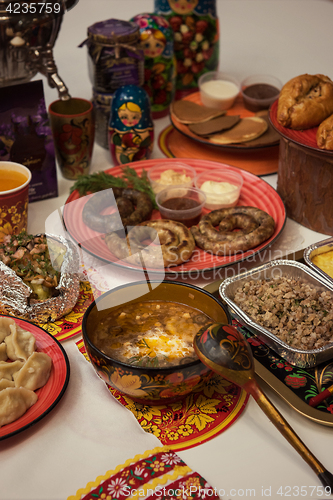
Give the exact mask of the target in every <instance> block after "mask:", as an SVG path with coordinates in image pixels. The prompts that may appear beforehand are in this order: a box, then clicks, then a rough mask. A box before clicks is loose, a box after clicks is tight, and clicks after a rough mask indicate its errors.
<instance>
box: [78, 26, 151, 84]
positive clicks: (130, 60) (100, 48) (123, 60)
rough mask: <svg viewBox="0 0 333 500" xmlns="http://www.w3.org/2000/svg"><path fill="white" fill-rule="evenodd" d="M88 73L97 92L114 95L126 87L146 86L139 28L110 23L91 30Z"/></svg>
mask: <svg viewBox="0 0 333 500" xmlns="http://www.w3.org/2000/svg"><path fill="white" fill-rule="evenodd" d="M83 45H86V46H87V48H88V71H89V77H90V80H91V82H92V84H93V88H94V91H98V92H107V93H113V92H115V91H116V90H117V89H118V88H119V87H121V86H122V85H143V83H144V55H143V51H142V49H141V47H140V30H139V27H138V26H137V25H136V24H135V23H133V22H129V21H122V20H119V19H108V20H106V21H101V22H98V23H95V24H93V25H92V26H89V27H88V38H87V39H86V40H85V41H84V42H83V43H82V44H81V46H83Z"/></svg>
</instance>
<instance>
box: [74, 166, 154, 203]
mask: <svg viewBox="0 0 333 500" xmlns="http://www.w3.org/2000/svg"><path fill="white" fill-rule="evenodd" d="M113 187H120V188H126V187H127V188H132V189H136V190H137V191H143V192H144V193H147V194H148V196H149V197H150V199H151V201H152V203H153V205H154V208H157V205H156V202H155V194H154V191H153V190H152V187H151V185H150V182H149V180H148V177H147V172H146V171H145V170H142V173H141V176H139V175H138V174H137V172H136V171H135V170H134V169H133V168H131V167H128V166H126V167H123V168H122V175H121V177H115V176H114V175H111V174H107V173H106V172H95V173H93V174H90V175H89V174H88V175H80V176H79V177H78V178H77V180H76V182H75V183H74V184H73V186H72V187H71V189H70V193H72V192H73V191H75V190H77V191H78V193H79V195H80V196H85V195H86V194H88V193H97V192H98V191H103V190H104V189H110V188H113Z"/></svg>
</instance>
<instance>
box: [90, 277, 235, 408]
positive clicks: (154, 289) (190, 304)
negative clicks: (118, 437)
mask: <svg viewBox="0 0 333 500" xmlns="http://www.w3.org/2000/svg"><path fill="white" fill-rule="evenodd" d="M215 322H221V323H230V322H231V320H230V316H229V313H228V312H227V310H226V308H225V306H223V305H222V304H221V303H220V302H219V301H218V300H217V299H216V298H215V297H213V296H212V295H211V294H210V293H208V292H206V291H205V290H202V289H200V288H198V287H196V286H194V285H188V284H185V283H179V282H172V281H163V282H150V283H149V288H148V283H147V282H146V281H144V282H137V283H130V284H127V285H123V286H120V287H118V288H116V289H114V290H111V291H110V292H107V293H106V294H104V295H103V296H101V297H100V298H98V299H97V300H96V301H95V302H93V303H92V304H91V305H90V307H89V308H88V309H87V311H86V313H85V315H84V318H83V322H82V333H83V340H84V343H85V346H86V351H87V353H88V356H89V358H90V360H91V362H92V364H93V366H94V368H95V370H96V372H97V373H98V375H99V376H100V377H101V378H102V379H103V380H104V381H105V382H106V383H107V384H108V385H110V386H112V387H113V388H114V389H117V390H119V391H120V392H122V393H124V394H125V395H126V396H128V397H130V398H131V399H133V400H134V401H138V402H140V403H146V404H163V403H169V402H172V401H175V400H177V399H180V398H182V397H184V396H185V395H186V394H189V393H190V392H192V391H196V390H200V388H201V386H202V385H203V384H204V383H205V382H206V381H207V380H208V379H209V378H210V377H211V375H212V372H211V371H210V370H209V368H207V367H205V366H204V365H203V364H202V363H201V361H200V360H199V359H198V357H197V356H196V354H195V352H194V349H193V338H194V335H195V334H196V333H197V332H198V331H199V330H200V329H201V328H202V327H205V326H207V325H209V324H211V323H215Z"/></svg>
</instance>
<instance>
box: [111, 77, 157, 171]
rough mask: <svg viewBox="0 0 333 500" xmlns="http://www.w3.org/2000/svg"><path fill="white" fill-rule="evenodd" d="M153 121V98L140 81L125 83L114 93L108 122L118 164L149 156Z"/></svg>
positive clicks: (151, 148) (145, 158)
mask: <svg viewBox="0 0 333 500" xmlns="http://www.w3.org/2000/svg"><path fill="white" fill-rule="evenodd" d="M153 143H154V124H153V121H152V118H151V110H150V99H149V96H148V94H147V92H146V91H145V90H144V89H143V88H141V87H138V86H137V85H123V86H122V87H119V88H118V89H117V90H116V92H115V93H114V94H113V98H112V102H111V115H110V123H109V148H110V152H111V156H112V159H113V162H114V164H115V165H122V164H124V163H129V162H133V161H138V160H147V159H148V158H150V156H151V153H152V150H153Z"/></svg>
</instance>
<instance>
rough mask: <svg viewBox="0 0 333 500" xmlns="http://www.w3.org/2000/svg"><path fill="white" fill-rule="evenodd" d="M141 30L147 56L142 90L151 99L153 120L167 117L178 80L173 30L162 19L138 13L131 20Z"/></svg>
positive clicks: (142, 45)
mask: <svg viewBox="0 0 333 500" xmlns="http://www.w3.org/2000/svg"><path fill="white" fill-rule="evenodd" d="M131 21H132V22H134V23H136V24H137V25H138V26H139V28H140V43H141V47H142V50H143V53H144V56H145V82H144V85H143V88H144V89H145V91H146V92H147V94H148V95H149V97H150V100H151V110H152V116H153V118H161V117H162V116H165V115H167V114H168V108H169V106H170V104H171V102H172V100H173V97H174V92H175V81H176V61H175V57H174V48H173V47H174V37H173V30H172V28H171V26H170V24H169V23H168V21H167V20H166V19H165V18H164V17H163V16H157V15H156V14H138V15H137V16H135V17H133V18H132V19H131Z"/></svg>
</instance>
